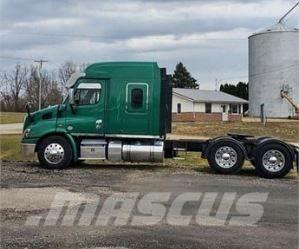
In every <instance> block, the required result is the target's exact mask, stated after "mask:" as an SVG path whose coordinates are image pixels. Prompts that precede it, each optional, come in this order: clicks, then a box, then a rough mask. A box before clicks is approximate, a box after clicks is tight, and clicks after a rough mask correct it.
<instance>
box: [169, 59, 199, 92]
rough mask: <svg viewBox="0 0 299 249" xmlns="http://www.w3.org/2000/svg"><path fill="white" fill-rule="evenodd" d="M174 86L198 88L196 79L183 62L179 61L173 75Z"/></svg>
mask: <svg viewBox="0 0 299 249" xmlns="http://www.w3.org/2000/svg"><path fill="white" fill-rule="evenodd" d="M172 84H173V87H177V88H197V87H198V84H196V79H194V78H193V77H192V76H191V74H190V73H189V71H188V70H187V68H186V67H185V66H184V65H183V63H182V62H179V63H178V64H177V65H176V67H175V70H174V73H173V75H172Z"/></svg>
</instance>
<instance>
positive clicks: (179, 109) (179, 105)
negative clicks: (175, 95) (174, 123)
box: [177, 103, 182, 113]
mask: <svg viewBox="0 0 299 249" xmlns="http://www.w3.org/2000/svg"><path fill="white" fill-rule="evenodd" d="M181 111H182V110H181V103H178V104H177V113H181Z"/></svg>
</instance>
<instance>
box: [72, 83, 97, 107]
mask: <svg viewBox="0 0 299 249" xmlns="http://www.w3.org/2000/svg"><path fill="white" fill-rule="evenodd" d="M91 85H95V87H92V86H91ZM100 94H101V86H100V84H88V83H87V84H86V83H82V84H80V85H79V86H78V88H77V89H76V92H75V96H74V99H75V102H76V104H77V105H94V104H96V103H98V102H99V100H100Z"/></svg>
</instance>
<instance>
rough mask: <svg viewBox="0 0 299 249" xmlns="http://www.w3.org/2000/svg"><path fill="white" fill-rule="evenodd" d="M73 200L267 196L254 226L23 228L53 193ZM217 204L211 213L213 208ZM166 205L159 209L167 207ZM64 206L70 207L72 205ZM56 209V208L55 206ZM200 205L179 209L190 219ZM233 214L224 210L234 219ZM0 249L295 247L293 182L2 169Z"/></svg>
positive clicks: (45, 208)
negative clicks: (188, 194) (158, 194)
mask: <svg viewBox="0 0 299 249" xmlns="http://www.w3.org/2000/svg"><path fill="white" fill-rule="evenodd" d="M61 192H64V193H68V194H74V195H75V196H76V198H78V199H80V198H85V197H88V198H91V199H92V198H94V196H98V197H99V198H100V199H103V198H107V197H108V196H110V195H111V194H113V193H131V192H138V193H140V196H144V195H146V194H148V193H151V192H170V193H171V196H172V197H171V198H175V197H176V196H178V195H180V194H181V193H185V192H191V193H198V192H201V193H207V192H217V193H218V194H219V196H223V194H224V193H225V192H229V193H236V196H237V197H238V198H239V197H241V196H243V195H244V194H247V193H253V192H266V193H269V196H268V199H267V201H266V202H265V203H263V204H262V206H263V208H264V214H263V216H262V218H261V219H260V220H259V222H258V223H257V224H256V225H255V226H240V225H237V226H232V225H224V226H219V225H213V224H212V223H211V224H209V223H207V224H205V225H199V224H196V223H194V222H191V224H190V225H188V226H175V225H170V224H168V223H167V222H161V223H159V224H157V225H152V226H133V225H125V226H115V225H113V224H108V225H106V226H98V225H95V224H92V225H89V226H80V225H73V226H64V225H61V224H60V225H55V226H46V225H39V226H28V225H25V222H26V220H27V219H28V217H32V216H34V215H38V216H43V215H47V214H48V212H49V208H50V205H51V203H52V200H53V198H54V196H55V194H56V193H61ZM220 201H221V199H217V201H216V202H215V205H214V208H215V207H217V206H218V205H219V202H220ZM170 203H171V201H170V202H169V203H168V202H166V203H165V207H167V208H168V207H169V206H170ZM70 207H71V208H72V207H73V208H75V207H76V206H75V205H73V206H72V205H71V204H70ZM55 208H58V206H55ZM197 211H198V206H197V205H196V204H195V203H189V204H186V206H184V209H183V212H184V213H186V214H196V213H197ZM236 214H237V211H236V210H232V211H230V215H232V216H233V215H236ZM1 245H2V248H28V249H29V248H102V247H103V248H104V247H107V248H114V247H119V248H122V247H124V248H267V249H268V248H297V246H298V180H287V179H280V180H266V179H261V178H257V177H255V176H244V175H243V176H223V175H213V174H203V173H199V172H197V171H194V170H188V169H174V168H168V167H164V166H157V165H155V166H153V165H131V166H128V165H80V166H76V167H72V168H69V169H67V170H63V171H59V170H55V171H49V170H44V169H40V168H39V167H38V165H37V164H35V163H22V162H3V163H2V167H1Z"/></svg>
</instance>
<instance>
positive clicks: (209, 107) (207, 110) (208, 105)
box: [205, 103, 212, 113]
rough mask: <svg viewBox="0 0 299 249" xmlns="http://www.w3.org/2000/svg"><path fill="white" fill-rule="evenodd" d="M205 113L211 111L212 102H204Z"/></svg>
mask: <svg viewBox="0 0 299 249" xmlns="http://www.w3.org/2000/svg"><path fill="white" fill-rule="evenodd" d="M205 107H206V113H211V112H212V104H211V103H206V104H205Z"/></svg>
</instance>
